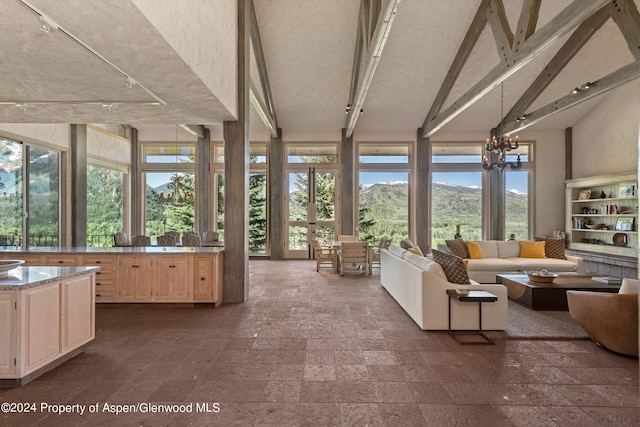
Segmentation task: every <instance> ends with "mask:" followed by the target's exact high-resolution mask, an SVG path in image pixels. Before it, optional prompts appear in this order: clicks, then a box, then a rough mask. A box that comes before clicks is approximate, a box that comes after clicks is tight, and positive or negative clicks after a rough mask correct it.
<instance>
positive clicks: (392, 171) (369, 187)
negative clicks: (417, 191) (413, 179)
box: [357, 143, 411, 244]
mask: <svg viewBox="0 0 640 427" xmlns="http://www.w3.org/2000/svg"><path fill="white" fill-rule="evenodd" d="M410 160H411V144H408V143H396V144H390V143H385V144H382V143H360V144H358V203H359V207H358V218H357V224H358V233H359V237H360V239H361V240H367V241H369V242H373V243H377V242H378V241H379V240H380V238H381V237H383V236H386V237H388V238H390V239H391V240H392V242H394V243H395V244H399V243H400V240H402V239H404V238H407V237H408V236H409V224H410V219H409V200H410V197H409V194H410V191H409V190H410V188H409V181H410V179H409V178H410V169H411V166H410Z"/></svg>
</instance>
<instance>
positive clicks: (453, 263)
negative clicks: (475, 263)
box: [432, 249, 470, 285]
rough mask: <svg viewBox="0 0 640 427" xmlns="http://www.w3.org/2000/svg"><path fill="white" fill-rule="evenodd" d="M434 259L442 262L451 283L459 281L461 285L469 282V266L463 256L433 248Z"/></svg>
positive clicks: (439, 262) (441, 264)
mask: <svg viewBox="0 0 640 427" xmlns="http://www.w3.org/2000/svg"><path fill="white" fill-rule="evenodd" d="M432 252H433V259H434V260H435V261H436V262H437V263H438V264H440V266H441V267H442V270H444V274H445V275H446V276H447V281H448V282H451V283H458V284H461V285H467V284H469V283H470V282H469V275H468V274H467V266H466V265H465V264H464V262H463V261H462V258H460V257H459V256H455V255H449V254H445V253H443V252H440V251H438V250H435V249H434V250H433V251H432Z"/></svg>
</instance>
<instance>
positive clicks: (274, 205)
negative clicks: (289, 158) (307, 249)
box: [269, 128, 284, 259]
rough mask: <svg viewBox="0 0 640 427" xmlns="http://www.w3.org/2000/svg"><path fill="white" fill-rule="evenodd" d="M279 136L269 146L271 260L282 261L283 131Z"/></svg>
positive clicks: (279, 132) (272, 139) (280, 131)
mask: <svg viewBox="0 0 640 427" xmlns="http://www.w3.org/2000/svg"><path fill="white" fill-rule="evenodd" d="M277 132H278V136H277V137H274V136H272V137H271V143H270V144H269V246H270V254H271V259H282V257H283V252H284V239H283V237H284V233H283V230H282V228H283V225H284V221H283V218H282V208H283V194H284V192H283V189H282V186H283V185H284V167H283V161H284V148H283V146H282V129H280V128H278V129H277Z"/></svg>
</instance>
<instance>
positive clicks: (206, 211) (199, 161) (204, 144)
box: [196, 128, 214, 233]
mask: <svg viewBox="0 0 640 427" xmlns="http://www.w3.org/2000/svg"><path fill="white" fill-rule="evenodd" d="M196 150H197V153H198V155H197V156H196V177H197V180H198V183H197V185H196V206H197V209H198V212H197V214H196V218H197V224H196V231H197V232H199V233H202V232H203V231H208V230H213V222H212V220H211V216H212V215H211V211H212V209H211V206H212V204H211V200H213V194H214V193H213V191H212V190H211V134H210V132H209V129H207V128H204V135H203V136H198V142H197V147H196Z"/></svg>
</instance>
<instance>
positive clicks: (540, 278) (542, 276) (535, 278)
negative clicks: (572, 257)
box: [525, 270, 558, 283]
mask: <svg viewBox="0 0 640 427" xmlns="http://www.w3.org/2000/svg"><path fill="white" fill-rule="evenodd" d="M525 273H527V276H529V280H531V281H532V282H539V283H551V282H553V280H554V279H555V278H556V277H558V275H557V274H556V273H551V272H549V271H547V270H540V271H525Z"/></svg>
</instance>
